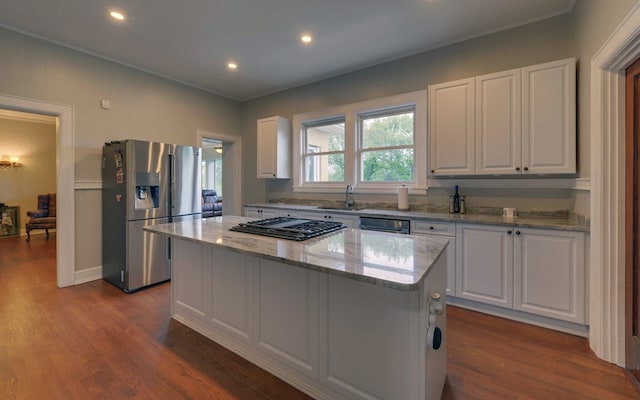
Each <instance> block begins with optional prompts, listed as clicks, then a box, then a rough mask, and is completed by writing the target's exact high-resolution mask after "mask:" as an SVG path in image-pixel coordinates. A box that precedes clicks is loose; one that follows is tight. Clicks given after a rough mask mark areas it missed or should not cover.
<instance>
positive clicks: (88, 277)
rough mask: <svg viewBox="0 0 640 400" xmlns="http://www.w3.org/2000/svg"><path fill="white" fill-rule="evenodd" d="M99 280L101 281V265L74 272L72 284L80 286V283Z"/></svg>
mask: <svg viewBox="0 0 640 400" xmlns="http://www.w3.org/2000/svg"><path fill="white" fill-rule="evenodd" d="M99 279H102V265H98V266H97V267H93V268H87V269H83V270H80V271H76V272H75V278H74V282H73V284H74V285H80V284H82V283H87V282H92V281H97V280H99Z"/></svg>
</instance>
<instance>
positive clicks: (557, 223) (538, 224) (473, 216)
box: [245, 203, 589, 232]
mask: <svg viewBox="0 0 640 400" xmlns="http://www.w3.org/2000/svg"><path fill="white" fill-rule="evenodd" d="M245 207H256V208H271V209H286V210H298V211H301V212H318V213H320V212H324V213H332V214H345V215H354V216H358V217H359V216H369V217H391V218H408V219H415V220H419V219H424V220H433V221H443V222H459V223H470V224H490V225H505V226H518V227H523V228H542V229H557V230H569V231H578V232H589V225H588V224H587V223H583V222H579V221H576V220H575V219H571V218H567V217H564V218H562V217H561V218H558V217H553V216H548V215H544V214H543V215H536V216H533V215H527V216H520V217H512V218H508V217H503V216H501V215H495V214H480V213H468V214H450V213H448V212H446V213H445V212H438V211H433V212H430V211H397V210H389V209H373V208H363V209H358V210H342V209H326V208H320V207H318V206H309V205H299V204H289V203H261V204H245Z"/></svg>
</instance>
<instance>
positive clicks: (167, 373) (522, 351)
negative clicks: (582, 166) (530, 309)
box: [0, 234, 639, 400]
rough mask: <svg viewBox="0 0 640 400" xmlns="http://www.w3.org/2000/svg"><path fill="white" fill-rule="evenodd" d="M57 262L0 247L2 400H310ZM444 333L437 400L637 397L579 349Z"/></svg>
mask: <svg viewBox="0 0 640 400" xmlns="http://www.w3.org/2000/svg"><path fill="white" fill-rule="evenodd" d="M55 262H56V261H55V234H53V235H52V236H51V238H50V239H49V240H47V239H46V238H45V237H44V236H43V235H36V236H33V237H32V239H31V241H30V242H26V241H25V240H24V238H3V239H0V398H1V399H45V398H46V399H65V400H66V399H109V400H110V399H308V397H307V396H306V395H304V394H303V393H301V392H299V391H298V390H296V389H294V388H292V387H291V386H289V385H287V384H286V383H284V382H282V381H281V380H279V379H278V378H275V377H273V376H272V375H270V374H268V373H266V372H265V371H263V370H261V369H259V368H257V367H255V366H254V365H252V364H251V363H249V362H248V361H245V360H243V359H241V358H239V357H237V356H235V355H234V354H233V353H231V352H229V351H227V350H225V349H224V348H222V347H220V346H218V345H216V344H215V343H213V342H211V341H209V340H208V339H206V338H204V337H203V336H201V335H199V334H197V333H195V332H193V331H191V330H190V329H188V328H185V327H184V326H182V325H181V324H179V323H177V322H175V321H172V320H171V319H170V318H169V309H170V307H169V290H170V284H168V283H166V284H161V285H158V286H155V287H152V288H149V289H145V290H143V291H140V292H137V293H134V294H129V295H128V294H125V293H123V292H122V291H120V290H119V289H117V288H115V287H113V286H111V285H110V284H108V283H106V282H104V281H101V280H100V281H94V282H90V283H87V284H83V285H78V286H74V287H70V288H64V289H58V288H57V287H56V272H55ZM448 325H449V335H448V340H449V342H448V346H449V349H448V351H449V353H448V354H449V355H448V371H447V372H448V378H447V385H446V388H445V394H444V396H443V399H447V400H452V399H455V400H467V399H637V398H639V397H638V396H637V395H636V393H635V392H634V390H633V387H632V386H631V384H630V383H629V382H628V381H627V378H626V377H625V374H624V372H623V370H622V369H621V368H618V367H616V366H614V365H611V364H608V363H606V362H604V361H601V360H598V359H597V358H596V357H595V356H594V355H593V354H592V353H591V351H590V350H589V348H588V344H587V341H586V339H583V338H578V337H574V336H571V335H566V334H562V333H557V332H553V331H549V330H546V329H542V328H537V327H532V326H529V325H525V324H521V323H517V322H513V321H507V320H503V319H500V318H496V317H491V316H487V315H483V314H478V313H474V312H471V311H467V310H463V309H458V308H454V307H450V308H449V318H448ZM394 400H395V399H394Z"/></svg>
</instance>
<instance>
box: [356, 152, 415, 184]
mask: <svg viewBox="0 0 640 400" xmlns="http://www.w3.org/2000/svg"><path fill="white" fill-rule="evenodd" d="M360 170H361V171H362V177H361V179H362V181H363V182H371V181H412V180H413V149H390V150H377V151H363V152H362V165H361V169H360Z"/></svg>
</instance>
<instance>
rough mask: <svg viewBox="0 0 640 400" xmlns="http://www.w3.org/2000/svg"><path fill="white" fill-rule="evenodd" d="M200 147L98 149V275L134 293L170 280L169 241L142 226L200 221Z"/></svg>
mask: <svg viewBox="0 0 640 400" xmlns="http://www.w3.org/2000/svg"><path fill="white" fill-rule="evenodd" d="M200 172H201V156H200V148H198V147H190V146H181V145H172V144H166V143H156V142H146V141H140V140H122V141H114V142H110V143H105V145H104V147H103V149H102V182H103V190H102V277H103V279H105V280H106V281H108V282H110V283H112V284H114V285H115V286H117V287H119V288H121V289H123V290H124V291H125V292H133V291H136V290H138V289H141V288H143V287H146V286H149V285H153V284H156V283H159V282H163V281H166V280H169V279H170V278H171V254H170V248H171V247H170V242H169V241H170V239H169V238H165V237H162V236H160V235H152V234H150V233H148V232H145V231H143V230H142V228H143V227H144V226H148V225H154V224H162V223H167V222H172V221H179V220H185V219H193V218H201V216H202V205H201V204H202V201H201V194H200V190H201V183H200V179H201V178H200Z"/></svg>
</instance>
